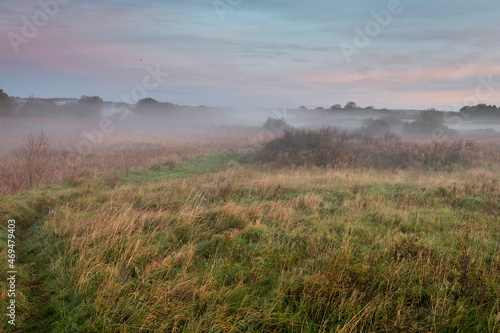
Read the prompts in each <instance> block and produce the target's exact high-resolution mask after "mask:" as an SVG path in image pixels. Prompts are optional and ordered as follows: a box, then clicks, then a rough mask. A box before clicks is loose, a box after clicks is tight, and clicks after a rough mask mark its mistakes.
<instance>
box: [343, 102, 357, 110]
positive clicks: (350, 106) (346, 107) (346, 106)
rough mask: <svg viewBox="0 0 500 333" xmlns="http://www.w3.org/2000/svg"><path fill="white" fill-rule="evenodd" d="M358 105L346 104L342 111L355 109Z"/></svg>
mask: <svg viewBox="0 0 500 333" xmlns="http://www.w3.org/2000/svg"><path fill="white" fill-rule="evenodd" d="M357 108H358V105H357V104H356V103H354V102H347V104H346V105H345V106H344V109H357Z"/></svg>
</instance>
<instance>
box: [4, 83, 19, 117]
mask: <svg viewBox="0 0 500 333" xmlns="http://www.w3.org/2000/svg"><path fill="white" fill-rule="evenodd" d="M15 109H16V101H15V99H14V98H12V97H10V96H9V95H7V94H6V93H5V92H4V91H3V90H2V89H0V116H8V115H12V114H13V113H14V111H15Z"/></svg>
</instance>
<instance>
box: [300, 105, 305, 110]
mask: <svg viewBox="0 0 500 333" xmlns="http://www.w3.org/2000/svg"><path fill="white" fill-rule="evenodd" d="M299 110H307V108H306V107H305V106H304V105H302V106H301V107H300V108H299Z"/></svg>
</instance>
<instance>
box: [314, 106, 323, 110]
mask: <svg viewBox="0 0 500 333" xmlns="http://www.w3.org/2000/svg"><path fill="white" fill-rule="evenodd" d="M324 109H325V108H324V107H322V106H318V107H317V108H316V109H314V110H324Z"/></svg>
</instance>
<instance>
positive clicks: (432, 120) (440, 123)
mask: <svg viewBox="0 0 500 333" xmlns="http://www.w3.org/2000/svg"><path fill="white" fill-rule="evenodd" d="M405 130H406V132H407V133H432V132H433V131H435V130H443V131H446V130H448V127H446V126H445V125H444V113H443V112H440V111H437V110H436V109H434V108H432V109H427V110H425V111H422V112H420V113H419V114H417V118H416V120H415V121H414V122H412V123H411V124H407V125H406V126H405Z"/></svg>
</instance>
